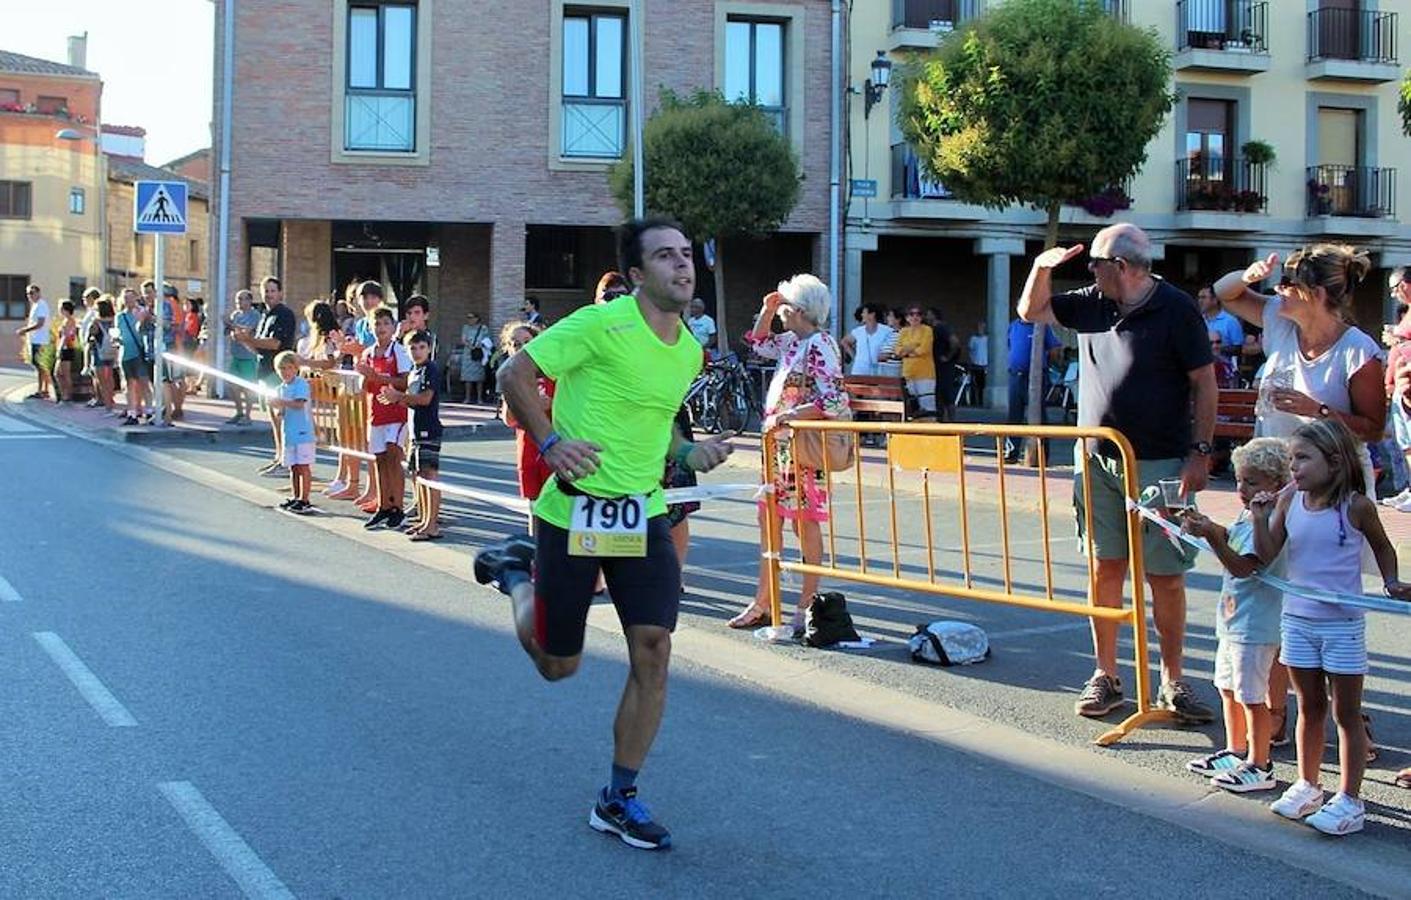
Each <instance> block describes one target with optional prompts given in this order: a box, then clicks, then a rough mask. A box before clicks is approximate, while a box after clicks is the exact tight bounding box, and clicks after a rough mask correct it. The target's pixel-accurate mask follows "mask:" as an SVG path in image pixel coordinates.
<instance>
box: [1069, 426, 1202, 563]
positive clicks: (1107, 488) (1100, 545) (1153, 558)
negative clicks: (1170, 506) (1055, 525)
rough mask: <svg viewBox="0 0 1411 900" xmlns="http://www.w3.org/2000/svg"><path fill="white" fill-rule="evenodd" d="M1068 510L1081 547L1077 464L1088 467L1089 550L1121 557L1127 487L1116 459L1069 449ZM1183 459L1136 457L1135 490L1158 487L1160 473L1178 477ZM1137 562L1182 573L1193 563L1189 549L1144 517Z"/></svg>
mask: <svg viewBox="0 0 1411 900" xmlns="http://www.w3.org/2000/svg"><path fill="white" fill-rule="evenodd" d="M1073 458H1074V460H1075V461H1076V464H1075V465H1074V467H1073V511H1074V512H1075V513H1076V514H1077V517H1078V539H1079V547H1080V550H1081V552H1083V553H1084V554H1086V553H1087V547H1086V546H1085V545H1084V544H1083V529H1084V526H1085V525H1086V522H1087V516H1086V514H1085V513H1084V511H1083V467H1084V466H1085V465H1086V466H1087V467H1088V470H1089V471H1090V472H1091V478H1092V498H1093V552H1094V553H1095V554H1096V555H1097V558H1098V559H1126V558H1127V502H1126V499H1127V493H1126V490H1125V488H1124V487H1123V483H1122V461H1121V460H1120V459H1113V458H1111V457H1108V456H1100V455H1097V454H1091V453H1089V454H1084V453H1083V452H1082V446H1081V444H1079V446H1078V448H1077V452H1076V453H1074V455H1073ZM1185 464H1186V461H1185V460H1184V459H1139V460H1137V485H1138V487H1137V494H1138V496H1141V495H1142V494H1143V493H1144V492H1145V491H1146V490H1147V488H1148V487H1151V488H1153V489H1156V490H1159V487H1158V486H1157V483H1158V482H1159V481H1160V480H1161V479H1163V478H1180V477H1181V470H1182V469H1183V468H1185ZM1142 562H1143V564H1144V568H1145V569H1146V573H1147V574H1148V575H1184V574H1185V573H1186V572H1188V571H1190V570H1191V568H1192V567H1194V566H1195V551H1194V550H1193V549H1190V548H1186V549H1185V550H1177V549H1176V548H1175V547H1174V546H1173V545H1172V544H1171V540H1170V539H1169V538H1168V537H1167V536H1166V534H1165V532H1163V531H1162V530H1161V529H1159V528H1157V527H1156V526H1154V525H1152V524H1150V523H1146V522H1144V523H1142Z"/></svg>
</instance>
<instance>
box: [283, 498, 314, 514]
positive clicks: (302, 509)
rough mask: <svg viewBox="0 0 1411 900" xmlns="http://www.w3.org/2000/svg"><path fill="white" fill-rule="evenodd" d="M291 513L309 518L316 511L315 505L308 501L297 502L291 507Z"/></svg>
mask: <svg viewBox="0 0 1411 900" xmlns="http://www.w3.org/2000/svg"><path fill="white" fill-rule="evenodd" d="M289 511H290V512H292V513H294V514H296V515H300V516H307V515H308V514H310V513H312V512H313V511H314V505H313V504H312V503H310V502H309V501H307V500H295V501H294V502H293V503H291V504H290V505H289Z"/></svg>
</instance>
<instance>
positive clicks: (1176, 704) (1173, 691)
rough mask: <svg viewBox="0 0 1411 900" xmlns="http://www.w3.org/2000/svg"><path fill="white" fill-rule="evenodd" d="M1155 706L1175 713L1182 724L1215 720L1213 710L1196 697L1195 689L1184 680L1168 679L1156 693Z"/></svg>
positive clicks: (1205, 722)
mask: <svg viewBox="0 0 1411 900" xmlns="http://www.w3.org/2000/svg"><path fill="white" fill-rule="evenodd" d="M1156 708H1157V709H1164V710H1167V711H1169V712H1173V713H1175V714H1176V718H1177V720H1179V721H1180V723H1181V724H1182V725H1205V724H1207V723H1210V722H1213V721H1215V711H1214V710H1213V709H1211V708H1210V707H1208V706H1206V705H1205V704H1204V703H1201V702H1200V701H1199V700H1197V699H1196V696H1195V691H1193V690H1191V686H1190V685H1189V684H1188V683H1186V682H1184V681H1168V682H1166V683H1165V684H1163V685H1162V686H1161V690H1160V692H1159V693H1157V695H1156Z"/></svg>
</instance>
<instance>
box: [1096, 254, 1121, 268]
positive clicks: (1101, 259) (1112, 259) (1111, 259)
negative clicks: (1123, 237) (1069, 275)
mask: <svg viewBox="0 0 1411 900" xmlns="http://www.w3.org/2000/svg"><path fill="white" fill-rule="evenodd" d="M1120 262H1126V260H1125V259H1123V258H1122V257H1120V256H1089V257H1088V268H1092V267H1093V266H1096V265H1097V264H1098V263H1112V264H1113V265H1116V264H1117V263H1120Z"/></svg>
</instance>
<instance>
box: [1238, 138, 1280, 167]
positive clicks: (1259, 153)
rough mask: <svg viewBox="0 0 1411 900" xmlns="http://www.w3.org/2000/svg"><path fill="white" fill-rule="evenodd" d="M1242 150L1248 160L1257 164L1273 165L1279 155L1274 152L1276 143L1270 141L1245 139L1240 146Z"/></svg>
mask: <svg viewBox="0 0 1411 900" xmlns="http://www.w3.org/2000/svg"><path fill="white" fill-rule="evenodd" d="M1240 152H1241V153H1243V154H1244V158H1245V159H1246V160H1248V161H1249V162H1250V163H1252V164H1254V165H1256V166H1263V165H1272V164H1273V162H1274V160H1275V159H1276V158H1277V157H1278V154H1276V153H1275V152H1274V145H1273V144H1270V143H1269V142H1268V141H1260V140H1252V141H1245V142H1244V144H1243V146H1241V147H1240Z"/></svg>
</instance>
